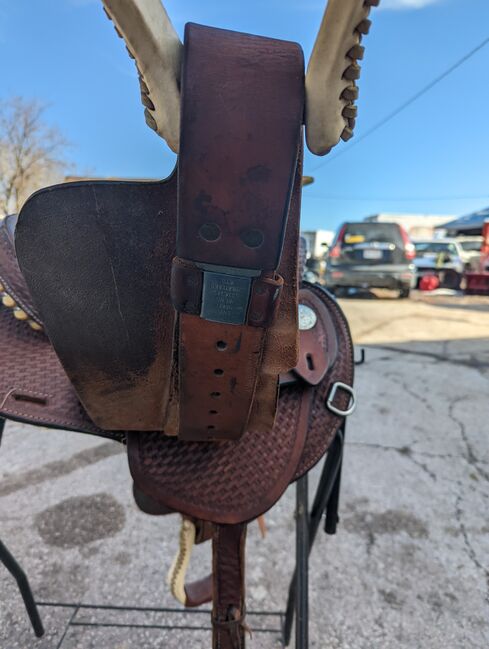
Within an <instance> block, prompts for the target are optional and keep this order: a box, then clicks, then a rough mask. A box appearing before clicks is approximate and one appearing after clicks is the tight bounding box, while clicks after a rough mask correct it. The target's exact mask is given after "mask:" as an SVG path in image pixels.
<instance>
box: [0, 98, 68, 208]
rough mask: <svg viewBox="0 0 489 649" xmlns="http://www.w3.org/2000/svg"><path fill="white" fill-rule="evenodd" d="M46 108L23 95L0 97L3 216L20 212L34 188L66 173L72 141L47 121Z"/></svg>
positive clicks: (48, 183)
mask: <svg viewBox="0 0 489 649" xmlns="http://www.w3.org/2000/svg"><path fill="white" fill-rule="evenodd" d="M44 110H45V106H44V105H43V104H42V103H40V102H38V101H35V100H32V101H28V100H25V99H22V98H21V97H13V98H11V99H8V100H5V101H0V217H1V216H3V215H5V214H9V213H12V212H18V211H19V210H20V208H21V206H22V203H23V202H24V201H25V200H26V198H27V197H28V196H29V195H30V194H31V193H32V192H34V191H36V190H37V189H39V188H41V187H43V186H45V185H50V184H53V183H56V182H59V181H61V180H62V179H63V176H64V175H65V172H66V169H67V167H68V163H67V162H66V159H65V151H66V148H67V146H68V143H67V141H66V140H65V138H64V137H63V135H62V134H61V133H60V131H59V130H58V129H57V128H53V127H50V126H48V125H47V124H46V123H45V121H44V119H43V115H44Z"/></svg>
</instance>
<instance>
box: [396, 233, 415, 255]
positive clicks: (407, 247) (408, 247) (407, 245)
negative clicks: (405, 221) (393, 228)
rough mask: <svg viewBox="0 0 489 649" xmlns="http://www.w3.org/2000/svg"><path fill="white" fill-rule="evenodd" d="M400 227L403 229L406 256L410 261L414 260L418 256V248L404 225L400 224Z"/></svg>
mask: <svg viewBox="0 0 489 649" xmlns="http://www.w3.org/2000/svg"><path fill="white" fill-rule="evenodd" d="M399 229H400V230H401V236H402V241H403V243H404V256H405V257H406V259H407V260H408V261H412V260H413V259H414V258H415V257H416V249H415V247H414V245H413V244H412V243H411V240H410V239H409V235H408V233H407V232H406V230H405V229H404V228H403V227H402V225H400V226H399Z"/></svg>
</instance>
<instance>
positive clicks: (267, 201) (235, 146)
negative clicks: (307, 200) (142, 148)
mask: <svg viewBox="0 0 489 649" xmlns="http://www.w3.org/2000/svg"><path fill="white" fill-rule="evenodd" d="M184 47H185V56H184V62H183V70H182V74H183V78H182V122H183V124H182V130H181V140H180V157H179V163H178V172H179V210H180V214H181V222H180V223H179V230H178V242H177V254H178V256H179V257H181V258H183V259H188V260H192V261H195V262H204V263H210V264H215V263H218V264H219V265H221V266H233V267H239V268H251V269H259V270H270V271H273V270H275V269H276V268H277V266H278V262H279V259H280V253H281V247H282V240H283V235H284V219H285V218H286V214H287V211H288V206H289V199H290V193H291V188H292V182H293V178H294V173H295V167H296V160H297V151H298V147H299V143H300V136H301V123H302V116H303V106H304V61H303V55H302V50H301V48H300V46H299V45H297V44H296V43H290V42H286V41H278V40H274V39H270V38H263V37H259V36H251V35H249V34H239V33H237V32H231V31H227V30H221V29H211V28H208V27H202V26H200V25H192V24H191V25H187V27H186V33H185V44H184ZM217 88H218V89H219V90H218V92H217V91H216V89H217ZM206 223H213V224H215V225H216V226H217V227H218V229H219V236H218V238H217V239H216V240H213V241H206V240H205V239H204V238H203V237H202V236H200V235H199V231H200V228H201V226H202V225H203V224H206ZM252 230H257V231H259V232H260V233H261V234H262V237H263V242H262V244H261V245H258V246H256V247H252V246H249V245H246V244H245V243H244V241H243V238H244V235H246V233H247V232H248V233H249V231H252Z"/></svg>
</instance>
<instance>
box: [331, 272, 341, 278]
mask: <svg viewBox="0 0 489 649" xmlns="http://www.w3.org/2000/svg"><path fill="white" fill-rule="evenodd" d="M343 275H344V273H342V272H341V270H334V271H333V272H332V273H331V277H332V278H333V279H340V278H341V277H343Z"/></svg>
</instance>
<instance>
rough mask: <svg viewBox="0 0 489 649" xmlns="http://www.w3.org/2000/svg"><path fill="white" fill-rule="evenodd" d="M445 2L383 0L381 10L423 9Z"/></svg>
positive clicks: (437, 0) (434, 0)
mask: <svg viewBox="0 0 489 649" xmlns="http://www.w3.org/2000/svg"><path fill="white" fill-rule="evenodd" d="M442 1H443V0H381V2H380V9H423V8H424V7H428V6H429V5H434V4H438V3H440V2H442Z"/></svg>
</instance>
